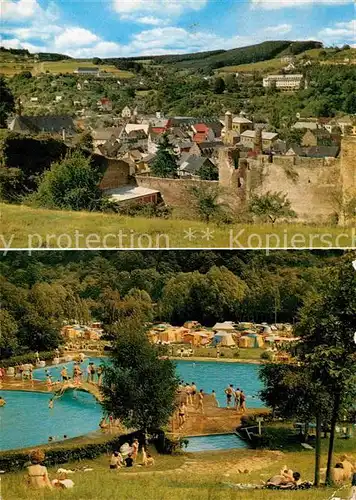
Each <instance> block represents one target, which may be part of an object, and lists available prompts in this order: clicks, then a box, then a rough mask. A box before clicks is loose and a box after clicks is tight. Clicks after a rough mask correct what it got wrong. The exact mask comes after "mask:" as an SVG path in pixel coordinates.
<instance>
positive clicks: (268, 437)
mask: <svg viewBox="0 0 356 500" xmlns="http://www.w3.org/2000/svg"><path fill="white" fill-rule="evenodd" d="M250 436H251V444H252V446H253V447H254V448H266V449H269V450H278V449H280V448H283V449H284V450H285V449H288V448H289V449H294V448H295V447H298V449H299V447H300V442H301V436H300V435H298V434H295V432H293V431H292V430H291V429H288V428H285V427H267V428H264V429H263V430H262V435H261V436H260V435H259V434H250Z"/></svg>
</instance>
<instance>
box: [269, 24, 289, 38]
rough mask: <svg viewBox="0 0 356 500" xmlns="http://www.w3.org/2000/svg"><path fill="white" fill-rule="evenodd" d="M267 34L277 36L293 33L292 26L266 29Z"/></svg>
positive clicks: (286, 25) (281, 25)
mask: <svg viewBox="0 0 356 500" xmlns="http://www.w3.org/2000/svg"><path fill="white" fill-rule="evenodd" d="M264 31H265V32H266V33H276V34H277V35H286V34H287V33H289V32H290V31H292V25H291V24H278V25H277V26H268V27H267V28H265V29H264Z"/></svg>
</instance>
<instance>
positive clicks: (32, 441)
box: [0, 358, 263, 451]
mask: <svg viewBox="0 0 356 500" xmlns="http://www.w3.org/2000/svg"><path fill="white" fill-rule="evenodd" d="M90 361H93V362H94V363H95V364H96V365H98V364H100V363H102V362H103V363H105V362H107V360H105V358H102V359H101V358H91V359H87V360H85V361H84V362H83V363H82V369H83V371H84V373H85V368H86V367H87V365H88V363H89V362H90ZM73 364H74V363H73V362H69V363H65V366H66V367H67V369H68V374H69V376H71V375H72V368H73ZM63 366H64V365H63V364H62V365H57V366H51V367H48V368H39V369H36V370H34V378H35V379H37V380H45V379H46V369H48V370H49V372H50V373H51V376H52V380H53V381H55V380H59V379H60V371H61V369H62V367H63ZM176 367H177V373H178V376H179V378H181V379H183V380H184V381H185V382H189V383H192V382H195V384H196V386H197V388H198V390H199V389H203V390H204V392H206V393H211V391H212V390H213V389H214V390H215V392H216V395H217V399H218V401H219V403H220V405H221V406H223V405H225V395H224V389H225V388H226V387H227V386H228V385H229V384H233V385H234V387H240V389H243V390H244V392H245V394H246V397H247V399H246V403H247V406H248V407H255V408H261V407H262V406H263V403H262V401H261V400H260V399H259V398H258V391H259V390H260V389H261V388H262V384H261V382H260V380H259V378H258V365H251V364H244V363H224V362H219V363H216V362H205V361H204V362H193V361H177V362H176ZM0 394H1V395H2V396H3V397H4V399H5V400H6V401H7V404H6V405H5V406H4V407H2V408H0V433H1V439H0V450H7V449H15V448H24V447H28V446H33V445H40V444H45V443H47V441H48V437H49V436H56V437H57V438H58V439H62V438H63V435H64V434H66V435H67V436H68V438H72V437H76V436H81V435H83V434H87V433H88V432H91V431H94V430H97V429H98V424H99V421H100V418H101V416H102V410H101V407H100V405H99V404H98V403H97V401H96V400H95V398H94V397H93V396H92V395H91V394H87V393H85V392H80V391H76V392H73V391H68V392H66V393H65V394H64V395H63V396H62V397H61V398H60V399H57V400H56V401H55V404H54V408H53V409H52V410H50V409H49V408H48V401H49V399H50V394H46V393H39V392H25V391H0ZM191 439H192V440H195V439H198V440H199V443H200V444H199V446H203V445H204V446H209V444H207V442H206V441H204V439H209V440H210V439H212V442H214V443H215V444H216V443H218V442H219V440H222V442H225V444H226V445H228V443H233V442H234V446H231V447H233V448H236V447H238V446H236V443H238V441H236V440H239V438H238V437H236V436H235V437H234V438H231V439H230V438H227V437H226V436H220V438H218V437H216V436H213V437H209V438H206V437H204V438H200V437H199V438H191ZM225 440H226V441H225ZM209 442H210V441H209ZM201 443H203V444H201ZM242 443H243V442H242ZM191 446H194V441H193V444H191ZM196 446H198V445H196ZM226 447H228V446H224V448H226ZM206 449H208V448H206ZM209 449H210V448H209ZM213 449H219V448H213ZM188 451H197V450H189V449H188Z"/></svg>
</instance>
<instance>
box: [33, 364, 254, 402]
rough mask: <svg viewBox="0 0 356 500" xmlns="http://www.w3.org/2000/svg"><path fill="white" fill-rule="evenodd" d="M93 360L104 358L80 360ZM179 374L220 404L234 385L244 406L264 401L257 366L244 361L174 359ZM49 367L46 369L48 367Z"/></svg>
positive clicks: (39, 375)
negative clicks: (243, 398)
mask: <svg viewBox="0 0 356 500" xmlns="http://www.w3.org/2000/svg"><path fill="white" fill-rule="evenodd" d="M90 361H93V362H94V363H95V364H96V365H99V364H100V363H105V358H91V359H86V360H85V361H84V362H83V363H82V365H81V366H82V370H83V371H84V372H85V368H86V367H87V366H88V364H89V362H90ZM73 364H74V363H73V362H70V363H65V366H66V367H67V369H68V373H69V375H70V376H72V369H73ZM63 366H64V365H58V366H53V367H50V368H49V371H50V372H51V375H52V380H59V379H60V371H61V369H62V367H63ZM176 366H177V373H178V377H179V378H181V379H183V380H184V381H185V382H189V383H192V382H195V384H196V386H197V388H198V390H199V389H203V390H204V392H206V393H211V391H212V390H213V389H214V391H215V392H216V396H217V399H218V401H219V403H220V405H221V406H224V405H225V404H226V399H225V393H224V389H225V388H226V387H227V386H228V385H229V384H233V386H234V387H239V388H240V389H242V390H243V391H244V393H245V394H246V406H247V407H251V408H262V407H263V403H262V401H261V400H260V399H259V398H258V392H259V391H260V390H261V389H262V383H261V381H260V379H259V378H258V368H259V367H258V365H252V364H247V363H228V362H226V363H224V362H219V363H217V362H214V361H200V362H197V361H196V362H194V361H176ZM47 369H48V368H47ZM45 371H46V368H40V369H37V370H35V372H34V377H35V378H36V379H39V380H45V379H46V374H45Z"/></svg>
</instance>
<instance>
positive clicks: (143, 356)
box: [102, 319, 178, 433]
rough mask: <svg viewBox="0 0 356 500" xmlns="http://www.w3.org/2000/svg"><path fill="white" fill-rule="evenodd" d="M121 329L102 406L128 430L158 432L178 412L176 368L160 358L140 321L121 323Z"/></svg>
mask: <svg viewBox="0 0 356 500" xmlns="http://www.w3.org/2000/svg"><path fill="white" fill-rule="evenodd" d="M120 330H121V331H120V332H119V333H118V335H117V337H116V340H115V343H114V349H113V351H112V354H111V363H110V365H107V366H106V367H105V371H104V380H103V386H102V393H103V397H104V398H103V403H102V404H103V407H104V409H105V411H106V413H107V414H108V415H112V416H113V417H114V418H116V419H119V420H120V421H121V422H122V423H123V424H124V425H125V426H126V427H129V428H130V427H131V428H135V429H138V430H142V431H143V432H144V433H145V432H146V431H148V430H150V429H152V430H153V429H158V428H160V427H162V426H164V425H165V424H167V423H168V420H169V418H170V416H171V415H172V414H173V412H174V409H175V394H176V390H177V387H178V378H177V376H176V372H175V366H174V364H173V363H172V362H171V361H170V360H168V359H160V357H159V353H158V351H157V349H156V348H155V347H154V346H153V345H152V344H151V343H150V342H149V340H148V338H147V335H146V333H145V330H144V328H143V327H142V326H141V324H140V323H138V322H137V321H134V320H130V319H128V320H126V321H124V322H122V323H121V325H120Z"/></svg>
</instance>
